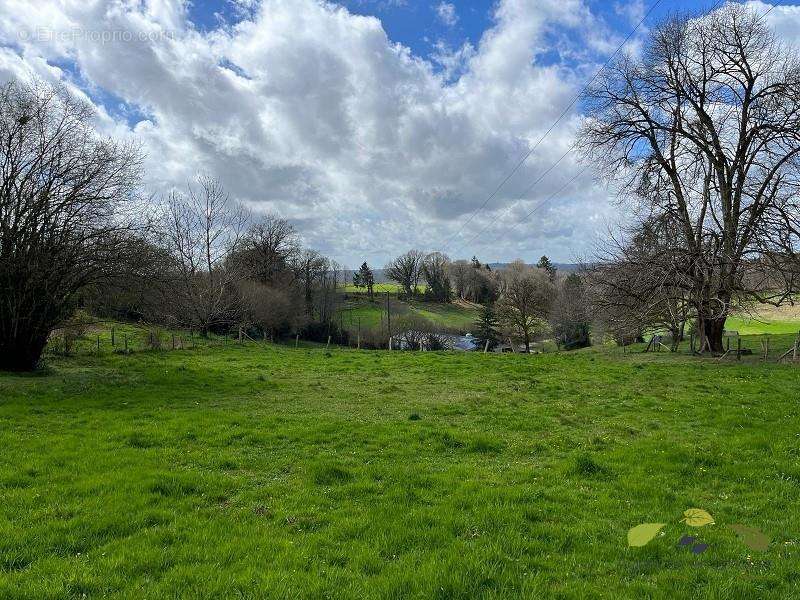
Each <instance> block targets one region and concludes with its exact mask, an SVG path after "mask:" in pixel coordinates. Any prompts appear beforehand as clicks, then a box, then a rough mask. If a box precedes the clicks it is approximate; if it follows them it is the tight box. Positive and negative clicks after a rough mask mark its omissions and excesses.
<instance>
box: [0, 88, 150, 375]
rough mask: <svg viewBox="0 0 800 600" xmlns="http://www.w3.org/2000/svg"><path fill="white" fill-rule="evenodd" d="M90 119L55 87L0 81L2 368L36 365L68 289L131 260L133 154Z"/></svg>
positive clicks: (69, 302) (71, 293)
mask: <svg viewBox="0 0 800 600" xmlns="http://www.w3.org/2000/svg"><path fill="white" fill-rule="evenodd" d="M94 118H95V114H94V111H93V110H92V108H91V107H90V106H89V105H88V104H86V103H84V102H82V101H81V100H79V99H77V98H75V97H74V96H72V95H71V94H70V93H68V92H67V91H66V90H64V89H63V88H60V87H51V86H48V85H45V84H41V83H33V84H26V83H22V82H19V81H12V82H10V83H7V84H6V85H5V86H3V87H2V88H0V369H12V370H29V369H33V368H35V367H36V365H37V364H38V363H39V360H40V357H41V354H42V351H43V349H44V347H45V345H46V343H47V339H48V336H49V335H50V333H51V331H52V330H53V329H54V328H55V327H56V326H58V325H59V323H60V322H61V321H62V320H64V319H65V318H66V317H67V316H68V315H69V313H70V312H71V311H72V309H73V300H74V298H75V295H76V293H77V292H78V291H79V290H81V289H82V288H84V287H85V286H87V285H89V284H93V283H98V282H100V281H103V280H105V279H107V278H109V277H111V276H113V275H114V274H121V268H122V267H123V265H124V263H125V259H126V258H128V257H130V253H129V252H128V249H129V248H130V247H131V245H132V244H131V241H132V240H134V238H135V236H134V235H133V234H134V233H135V229H136V225H135V224H136V222H137V220H138V218H137V219H133V218H132V217H131V215H132V214H133V211H129V210H126V207H128V206H130V205H131V204H132V203H133V202H132V201H133V200H134V198H135V196H134V193H135V190H136V188H137V185H138V182H139V177H140V164H141V159H140V155H139V152H138V151H137V149H136V148H135V147H134V146H132V145H129V144H123V143H119V142H115V141H111V140H108V139H103V138H101V137H100V136H98V135H97V133H96V132H95V129H94V127H93V122H94Z"/></svg>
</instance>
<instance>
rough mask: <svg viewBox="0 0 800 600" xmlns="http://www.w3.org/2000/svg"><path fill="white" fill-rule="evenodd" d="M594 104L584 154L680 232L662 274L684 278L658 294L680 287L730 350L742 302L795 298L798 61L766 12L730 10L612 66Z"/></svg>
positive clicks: (661, 36) (667, 26) (657, 39)
mask: <svg viewBox="0 0 800 600" xmlns="http://www.w3.org/2000/svg"><path fill="white" fill-rule="evenodd" d="M586 101H587V104H588V110H589V116H588V118H587V119H586V121H585V125H584V127H583V130H582V133H581V136H580V143H581V147H582V149H583V150H584V152H585V154H586V155H587V156H588V157H589V158H591V160H593V161H594V162H595V164H599V165H602V166H604V167H605V168H606V172H607V173H609V174H611V175H612V176H614V177H617V178H620V179H621V180H622V183H623V184H624V185H623V186H622V187H623V189H625V190H626V191H634V192H635V196H636V201H637V202H638V203H639V207H638V208H640V209H642V210H644V211H645V212H648V213H649V215H648V216H649V217H653V218H662V217H667V218H669V219H670V220H671V221H672V222H674V223H675V224H676V226H677V227H676V232H677V236H678V237H677V239H676V240H675V241H676V242H677V243H676V249H677V250H678V251H679V252H678V254H679V257H678V258H676V260H677V263H676V264H678V265H679V266H680V268H679V269H674V268H673V269H669V270H664V271H662V272H661V273H660V274H661V275H663V276H664V277H668V276H669V277H673V276H674V277H673V279H672V280H669V281H661V282H660V283H659V284H658V287H657V289H654V290H653V294H654V297H655V295H656V294H662V293H663V292H664V291H665V290H669V289H673V290H676V292H677V295H678V296H679V299H680V300H681V301H686V302H688V304H689V306H690V307H691V309H692V312H693V314H694V315H695V316H696V318H697V322H698V330H699V333H700V337H701V344H702V345H703V346H704V347H708V348H710V349H712V350H721V349H722V334H723V329H724V326H725V320H726V318H727V317H728V315H729V313H730V312H731V310H732V308H733V307H734V306H735V303H736V302H737V301H740V300H745V301H746V300H747V299H748V298H749V299H758V300H759V301H764V302H771V303H774V304H780V303H781V302H784V301H787V300H788V299H789V298H790V297H791V294H792V293H794V292H795V291H796V290H797V282H798V280H797V269H796V265H797V260H796V259H797V254H796V245H797V239H798V230H799V228H798V219H800V212H799V211H798V208H799V207H798V202H799V198H800V196H798V194H797V191H798V184H799V183H800V175H799V174H800V161H799V160H798V158H799V156H800V61H799V60H798V54H797V52H796V51H795V50H794V49H793V48H791V47H789V46H786V45H785V44H782V43H780V42H779V41H778V40H777V39H776V37H775V34H774V33H773V31H772V30H771V29H770V28H769V27H768V25H767V24H766V23H765V22H764V21H763V19H762V18H761V16H760V15H759V14H758V13H757V12H755V11H754V10H753V9H751V8H749V7H746V6H743V5H738V4H728V5H726V6H724V7H723V8H720V9H718V10H716V11H713V12H711V13H709V14H706V15H702V16H696V17H691V16H677V17H673V18H671V19H669V20H667V21H665V22H664V23H662V24H661V25H659V26H657V27H656V28H654V29H653V31H652V33H651V34H650V36H649V39H648V40H647V42H646V44H645V48H644V51H643V53H642V55H641V57H635V56H631V55H627V56H624V57H623V58H621V59H620V60H618V61H616V62H615V63H614V64H612V65H611V66H610V67H609V68H608V69H607V70H606V71H605V73H604V75H603V76H602V77H601V78H599V81H598V83H597V84H596V85H594V86H592V88H591V89H590V90H589V91H588V93H587V98H586ZM655 279H658V278H655ZM640 293H641V294H643V295H647V294H648V290H646V289H642V290H640ZM666 300H672V299H671V298H667V299H666Z"/></svg>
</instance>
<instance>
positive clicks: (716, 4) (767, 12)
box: [457, 0, 781, 249]
mask: <svg viewBox="0 0 800 600" xmlns="http://www.w3.org/2000/svg"><path fill="white" fill-rule="evenodd" d="M659 2H660V0H657V1H656V2H655V4H653V6H652V7H651V8H650V10H649V11H648V13H647V14H648V15H649V14H650V13H651V12H652V11H653V9H654V8H655V7H656V6H657V5H658V4H659ZM722 2H724V0H717V2H716V3H715V5H714V8H712V9H711V11H710V12H713V11H715V10H717V9H718V8H719V7H720V5H721V4H722ZM780 4H781V0H777V2H776V3H775V4H773V5H772V6H770V7H769V9H768V10H767V11H766V12H765V13H764V14H763V15H761V16H760V17H759V19H758V20H759V21H761V20H762V19H764V18H765V17H766V16H767V15H769V13H771V12H772V10H773V9H774V8H775V7H776V6H779V5H780ZM645 18H647V15H645ZM643 21H644V19H642V21H640V22H639V25H637V26H636V29H638V27H639V26H640V25H641V24H642V22H643ZM636 29H634V31H633V32H631V35H633V33H634V32H635V31H636ZM631 35H629V36H628V37H629V38H630V37H631ZM626 41H627V40H626ZM624 44H625V42H623V45H624ZM617 52H619V49H617ZM617 52H615V53H614V54H616V53H617ZM611 58H613V55H612V56H611ZM611 58H609V61H606V63H605V64H604V65H603V67H601V68H600V70H599V71H598V72H597V73H595V76H594V77H593V78H592V79H591V80H590V81H589V83H588V84H587V85H586V86H585V87H584V90H585V89H586V88H588V87H589V85H591V83H592V82H593V81H594V80H595V79H596V78H597V76H598V75H599V74H600V72H601V71H602V70H603V69H605V67H606V66H608V63H609V62H610V60H611ZM573 103H574V101H573ZM551 129H552V128H551ZM572 150H573V147H570V148H569V149H568V150H567V151H566V152H565V153H564V154H562V155H561V156H560V157H559V158H558V160H556V162H554V163H553V164H552V165H551V166H550V167H549V168H548V169H547V170H546V171H545V172H544V173H542V176H540V177H539V178H537V179H536V180H535V181H534V182H533V183H532V184H531V185H530V186H529V187H528V188H527V189H526V190H525V191H524V192H523V193H522V194H521V196H520V198H518V199H517V200H516V201H515V202H513V203H512V204H511V205H509V207H508V208H507V209H506V210H505V211H504V213H503V214H502V215H501V217H500V218H503V217H505V215H506V214H508V213H509V212H510V211H511V209H512V208H513V206H514V204H516V203H517V202H518V201H520V200H522V198H523V197H524V196H526V195H527V194H528V193H529V192H530V191H531V190H532V189H533V188H534V187H535V186H536V185H537V184H538V183H539V182H540V181H541V180H542V179H543V177H544V175H547V173H549V172H550V171H552V170H553V168H555V166H556V165H558V164H559V163H560V162H561V161H562V160H564V158H565V157H566V156H567V155H568V154H569V153H570V152H571V151H572ZM587 170H588V167H584V168H583V169H581V170H580V171H579V172H578V173H577V174H576V175H574V176H573V177H572V178H570V180H569V181H567V183H566V184H564V185H563V186H562V187H561V188H559V190H557V191H556V192H554V193H553V194H551V195H550V196H548V197H547V198H545V199H544V200H542V201H541V202H539V203H538V204H537V205H536V206H534V207H533V209H532V210H531V211H530V212H528V213H527V214H526V215H525V216H524V217H523V218H522V219H520V220H519V221H517V222H516V223H514V224H513V225H512V226H511V227H512V228H513V227H516V226H517V225H518V224H520V223H522V222H524V221H527V220H528V219H529V218H530V217H531V216H532V215H533V214H534V213H535V212H537V211H538V210H539V209H541V208H542V207H543V206H544V205H545V204H547V203H548V202H550V201H551V200H552V199H553V198H555V197H556V196H557V195H558V194H560V193H561V192H562V191H563V190H565V189H567V188H568V187H569V186H570V185H571V184H572V183H573V182H574V181H575V180H577V179H578V178H579V177H580V176H581V175H583V174H584V173H585V172H586V171H587ZM498 220H499V219H498ZM494 222H496V221H494ZM492 224H493V223H489V224H487V225H486V227H484V228H483V229H481V230H480V231H479V232H478V233H477V234H476V235H474V236H473V237H471V238H470V239H469V240H468V241H467V242H465V243H464V244H462V245H460V246H458V247H457V248H459V249H461V248H463V247H464V246H467V245H469V244H471V243H472V242H474V241H475V240H476V239H477V238H478V237H479V236H481V235H482V234H483V233H484V232H485V231H486V230H487V229H489V228H490V227H491V225H492ZM496 239H497V236H495V238H493V240H492V241H494V240H496Z"/></svg>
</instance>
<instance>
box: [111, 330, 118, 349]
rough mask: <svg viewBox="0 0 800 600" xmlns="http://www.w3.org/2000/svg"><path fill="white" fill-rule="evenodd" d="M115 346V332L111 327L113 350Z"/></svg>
mask: <svg viewBox="0 0 800 600" xmlns="http://www.w3.org/2000/svg"><path fill="white" fill-rule="evenodd" d="M116 345H117V340H116V331H115V330H114V328H113V327H112V328H111V347H112V348H114V347H115V346H116Z"/></svg>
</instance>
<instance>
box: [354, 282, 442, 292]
mask: <svg viewBox="0 0 800 600" xmlns="http://www.w3.org/2000/svg"><path fill="white" fill-rule="evenodd" d="M426 287H427V286H426V285H425V284H424V283H421V284H419V285H417V291H418V292H419V293H422V292H424V291H425V288H426ZM343 290H344V291H345V292H346V293H350V294H353V293H358V294H366V293H367V288H365V287H356V286H354V285H353V284H351V283H348V284H347V285H345V286H344V287H343ZM372 291H373V292H374V293H376V294H380V293H384V294H385V293H386V292H389V293H390V294H397V293H398V292H402V291H403V287H402V286H401V285H400V284H398V283H376V284H375V285H374V286H373V288H372Z"/></svg>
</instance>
